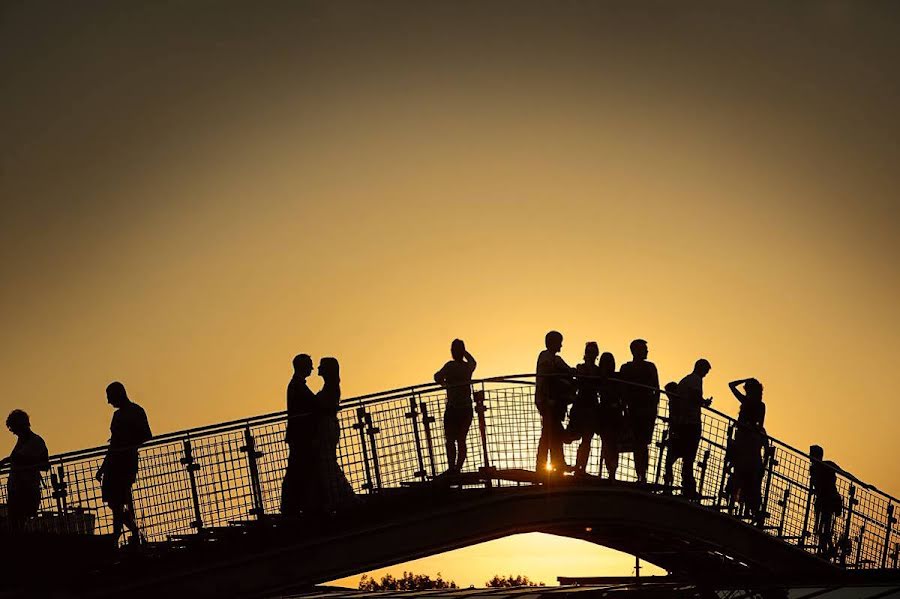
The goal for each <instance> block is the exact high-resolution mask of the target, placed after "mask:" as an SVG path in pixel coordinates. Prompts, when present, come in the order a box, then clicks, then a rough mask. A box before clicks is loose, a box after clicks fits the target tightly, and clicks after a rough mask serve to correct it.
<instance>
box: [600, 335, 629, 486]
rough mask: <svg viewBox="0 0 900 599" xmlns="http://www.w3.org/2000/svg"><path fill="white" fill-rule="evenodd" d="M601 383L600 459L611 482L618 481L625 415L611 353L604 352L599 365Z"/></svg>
mask: <svg viewBox="0 0 900 599" xmlns="http://www.w3.org/2000/svg"><path fill="white" fill-rule="evenodd" d="M597 373H598V375H599V376H600V381H599V383H598V384H597V388H598V390H599V393H600V409H599V410H598V412H597V433H598V434H599V435H600V443H601V446H600V459H602V460H603V463H604V464H606V471H607V472H608V473H609V478H610V479H611V480H615V479H616V470H617V469H618V467H619V439H620V437H621V435H622V427H623V426H624V421H625V414H624V407H623V405H622V386H621V385H620V384H619V382H618V381H616V380H615V379H614V377H615V375H616V358H615V356H613V355H612V354H611V353H609V352H603V354H602V355H601V356H600V363H599V364H598V365H597Z"/></svg>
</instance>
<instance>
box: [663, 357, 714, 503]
mask: <svg viewBox="0 0 900 599" xmlns="http://www.w3.org/2000/svg"><path fill="white" fill-rule="evenodd" d="M711 369H712V367H711V366H710V365H709V362H708V361H707V360H705V359H703V358H700V359H699V360H697V362H696V363H695V364H694V370H693V371H692V372H691V373H690V374H689V375H687V376H686V377H684V378H683V379H681V381H680V382H679V383H678V387H677V394H676V395H672V394H670V395H669V400H670V404H669V405H670V406H674V407H675V409H674V410H672V412H671V413H670V414H669V453H668V455H667V457H666V474H665V478H664V482H665V484H666V485H671V484H672V466H673V465H674V463H675V461H676V460H678V459H679V458H680V459H681V489H682V493H683V494H684V496H685V497H686V498H688V499H696V498H697V481H696V480H695V479H694V460H696V459H697V449H698V448H699V446H700V437H701V434H702V428H703V427H702V425H701V419H700V410H701V408H702V407H703V406H709V405H710V404H711V403H712V398H710V399H704V398H703V379H704V377H706V375H707V374H709V371H710V370H711ZM668 390H669V389H668V386H667V387H666V391H667V392H668Z"/></svg>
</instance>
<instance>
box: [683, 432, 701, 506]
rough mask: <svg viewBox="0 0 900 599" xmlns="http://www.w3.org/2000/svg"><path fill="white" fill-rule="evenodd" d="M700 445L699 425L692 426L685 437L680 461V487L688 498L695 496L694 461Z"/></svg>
mask: <svg viewBox="0 0 900 599" xmlns="http://www.w3.org/2000/svg"><path fill="white" fill-rule="evenodd" d="M699 446H700V427H699V426H697V427H692V428H691V430H690V431H689V432H688V436H687V438H685V444H684V456H683V459H682V461H681V489H682V492H683V493H684V496H685V497H687V498H688V499H695V498H696V497H697V481H696V479H694V462H695V461H696V459H697V449H698V448H699Z"/></svg>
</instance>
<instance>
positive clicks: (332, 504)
mask: <svg viewBox="0 0 900 599" xmlns="http://www.w3.org/2000/svg"><path fill="white" fill-rule="evenodd" d="M319 376H320V377H322V380H323V382H324V384H323V385H322V389H321V390H320V391H319V392H318V393H316V396H315V412H316V418H315V439H316V447H315V451H316V453H317V456H316V457H317V460H316V463H317V464H318V469H317V470H316V473H315V478H316V480H315V481H314V488H315V494H316V498H315V500H316V509H317V510H321V509H324V510H326V511H331V510H333V509H335V508H336V507H338V506H340V505H341V504H344V503H346V502H347V501H348V500H349V499H350V498H351V497H353V495H354V493H353V488H352V487H351V486H350V483H349V482H348V481H347V477H346V476H344V471H343V470H342V469H341V466H340V464H338V460H337V448H338V443H339V442H340V438H341V428H340V424H339V422H338V416H337V415H338V411H339V409H340V408H339V405H340V401H341V370H340V365H339V364H338V361H337V360H336V359H335V358H322V359H321V360H320V361H319Z"/></svg>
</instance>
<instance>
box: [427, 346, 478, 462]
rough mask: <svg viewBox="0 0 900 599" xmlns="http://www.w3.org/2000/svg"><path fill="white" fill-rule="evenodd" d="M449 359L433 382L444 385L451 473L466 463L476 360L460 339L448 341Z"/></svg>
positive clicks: (445, 425) (448, 458)
mask: <svg viewBox="0 0 900 599" xmlns="http://www.w3.org/2000/svg"><path fill="white" fill-rule="evenodd" d="M450 357H451V358H452V359H451V360H450V361H449V362H447V363H446V364H444V365H443V366H442V367H441V369H440V370H438V371H437V372H435V373H434V382H436V383H438V384H439V385H441V386H442V387H444V388H445V389H447V405H446V407H445V408H444V439H445V440H446V444H447V468H448V472H450V473H458V472H460V471H462V467H463V464H465V463H466V437H467V436H468V435H469V428H471V426H472V418H473V417H474V415H475V413H474V411H473V409H472V373H473V372H475V368H476V366H478V364H477V362H475V358H473V357H472V354H470V353H469V352H468V351H467V350H466V344H465V343H464V342H463V340H462V339H454V340H453V341H452V342H451V343H450Z"/></svg>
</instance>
